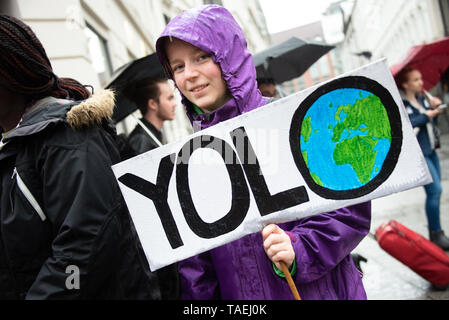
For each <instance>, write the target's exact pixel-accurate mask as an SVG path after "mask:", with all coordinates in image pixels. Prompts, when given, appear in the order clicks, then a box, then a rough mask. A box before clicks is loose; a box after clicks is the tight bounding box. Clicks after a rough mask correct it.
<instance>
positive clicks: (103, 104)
mask: <svg viewBox="0 0 449 320" xmlns="http://www.w3.org/2000/svg"><path fill="white" fill-rule="evenodd" d="M114 106H115V96H114V92H113V91H112V90H100V91H98V92H97V93H95V94H94V95H92V96H91V97H90V98H88V99H87V100H84V101H83V102H81V103H80V104H78V105H77V106H74V107H72V109H71V110H70V111H69V112H68V113H67V123H68V124H69V125H70V126H71V127H72V128H73V129H78V128H81V127H84V126H91V125H99V124H101V122H102V121H103V120H104V119H108V120H110V119H111V118H112V113H113V111H114Z"/></svg>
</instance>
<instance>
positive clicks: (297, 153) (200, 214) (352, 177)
mask: <svg viewBox="0 0 449 320" xmlns="http://www.w3.org/2000/svg"><path fill="white" fill-rule="evenodd" d="M112 168H113V171H114V174H115V176H116V178H117V179H118V181H119V185H120V188H121V191H122V193H123V196H124V198H125V201H126V203H127V206H128V208H129V211H130V213H131V216H132V219H133V222H134V225H135V227H136V230H137V233H138V235H139V238H140V241H141V243H142V246H143V248H144V251H145V254H146V256H147V259H148V261H149V264H150V268H151V270H153V271H154V270H157V269H159V268H162V267H164V266H166V265H169V264H171V263H174V262H176V261H180V260H183V259H186V258H188V257H191V256H193V255H195V254H199V253H201V252H204V251H207V250H210V249H212V248H215V247H218V246H221V245H224V244H226V243H229V242H231V241H234V240H236V239H239V238H241V237H243V236H245V235H248V234H251V233H254V232H260V231H261V229H262V228H263V226H265V225H267V224H269V223H282V222H287V221H293V220H297V219H301V218H304V217H307V216H311V215H315V214H319V213H323V212H329V211H332V210H336V209H339V208H342V207H346V206H349V205H353V204H357V203H361V202H365V201H368V200H372V199H375V198H379V197H382V196H386V195H390V194H392V193H396V192H400V191H404V190H407V189H410V188H413V187H417V186H421V185H424V184H427V183H429V182H431V177H430V174H429V171H428V168H427V166H426V163H425V160H424V158H423V155H422V152H421V149H420V147H419V145H418V142H417V140H416V137H415V135H414V133H413V129H412V127H411V124H410V121H409V118H408V116H407V113H406V111H405V109H404V106H403V104H402V100H401V98H400V95H399V92H398V90H397V87H396V85H395V82H394V80H393V77H392V75H391V73H390V71H389V70H388V68H387V66H386V65H385V62H384V61H383V60H382V61H379V62H376V63H373V64H370V65H367V66H365V67H363V68H360V69H357V70H355V71H353V72H351V73H348V74H346V75H343V76H341V77H338V78H336V79H333V80H330V81H328V82H326V83H323V84H320V85H318V86H315V87H312V88H309V89H306V90H304V91H301V92H299V93H296V94H294V95H291V96H289V97H287V98H284V99H281V100H278V101H275V102H274V103H271V104H269V105H266V106H264V107H261V108H258V109H256V110H254V111H252V112H249V113H246V114H243V115H241V116H239V117H236V118H234V119H231V120H228V121H225V122H222V123H220V124H218V125H216V126H213V127H211V128H208V129H206V130H203V131H200V132H197V133H195V134H193V135H191V136H189V137H186V138H184V139H182V140H181V141H179V142H175V143H171V144H169V145H164V146H162V147H159V148H157V149H155V150H152V151H150V152H147V153H144V154H142V155H139V156H137V157H134V158H132V159H129V160H127V161H124V162H121V163H119V164H117V165H115V166H113V167H112Z"/></svg>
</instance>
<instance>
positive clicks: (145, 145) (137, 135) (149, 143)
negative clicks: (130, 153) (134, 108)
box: [128, 118, 162, 155]
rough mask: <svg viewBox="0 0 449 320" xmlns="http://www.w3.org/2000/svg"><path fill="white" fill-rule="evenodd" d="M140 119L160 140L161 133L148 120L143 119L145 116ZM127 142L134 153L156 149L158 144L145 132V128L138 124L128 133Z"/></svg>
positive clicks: (160, 140)
mask: <svg viewBox="0 0 449 320" xmlns="http://www.w3.org/2000/svg"><path fill="white" fill-rule="evenodd" d="M140 121H141V122H142V123H143V124H144V125H145V126H146V127H147V128H148V129H149V130H150V131H151V133H153V134H154V136H155V137H156V138H157V139H158V140H159V142H162V133H161V132H160V131H159V130H157V129H156V128H155V127H154V126H153V125H152V124H151V123H150V122H148V121H147V120H145V118H142V119H140ZM128 143H129V145H130V146H131V148H132V149H133V150H134V153H135V155H138V154H141V153H144V152H147V151H150V150H153V149H156V148H157V147H159V145H158V144H157V143H156V142H155V141H154V140H153V139H152V138H151V137H150V136H149V135H148V133H146V132H145V130H144V129H143V128H142V127H141V126H140V125H136V127H135V128H134V130H133V131H132V132H131V133H130V134H129V137H128Z"/></svg>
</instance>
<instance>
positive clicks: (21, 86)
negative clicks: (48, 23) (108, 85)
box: [0, 14, 90, 100]
mask: <svg viewBox="0 0 449 320" xmlns="http://www.w3.org/2000/svg"><path fill="white" fill-rule="evenodd" d="M0 84H2V85H3V86H6V87H7V88H8V89H9V90H11V91H13V92H16V93H19V94H23V95H25V96H27V97H29V98H30V100H38V99H41V98H44V97H46V96H53V97H56V98H63V99H72V100H84V99H87V98H88V97H89V96H90V92H89V91H88V90H87V89H86V88H85V87H84V86H83V85H82V84H80V83H79V82H78V81H76V80H74V79H70V78H58V76H56V75H55V74H54V73H53V69H52V66H51V63H50V60H49V59H48V57H47V54H46V52H45V49H44V47H43V46H42V44H41V42H40V41H39V39H38V38H37V37H36V35H35V34H34V32H33V31H32V30H31V28H30V27H29V26H28V25H26V24H25V23H23V22H22V21H20V20H18V19H16V18H14V17H11V16H7V15H4V14H0Z"/></svg>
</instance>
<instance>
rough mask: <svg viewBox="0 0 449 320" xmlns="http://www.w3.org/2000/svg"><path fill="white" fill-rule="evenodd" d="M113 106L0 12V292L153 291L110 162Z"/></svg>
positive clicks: (114, 157)
mask: <svg viewBox="0 0 449 320" xmlns="http://www.w3.org/2000/svg"><path fill="white" fill-rule="evenodd" d="M113 107H114V94H113V92H111V91H107V90H103V91H99V92H97V93H95V94H93V95H91V93H90V91H89V90H87V89H86V87H85V86H83V85H81V84H80V83H79V82H77V81H76V80H73V79H68V78H58V76H56V75H55V73H54V72H53V70H52V66H51V64H50V61H49V59H48V57H47V55H46V53H45V50H44V48H43V46H42V44H41V43H40V41H39V40H38V39H37V37H36V35H35V34H34V33H33V31H32V30H31V29H30V28H29V27H28V26H27V25H25V24H24V23H23V22H21V21H20V20H18V19H15V18H13V17H10V16H6V15H0V127H1V142H0V299H2V300H3V299H92V298H95V299H160V293H159V290H158V289H157V287H156V286H158V283H157V279H154V278H151V277H152V276H151V273H150V272H149V268H148V264H147V262H146V260H145V258H144V257H143V252H141V251H140V250H141V249H139V248H140V247H139V242H138V238H137V236H136V234H135V231H134V229H133V228H132V222H131V220H130V216H129V213H128V211H127V209H126V205H125V204H124V200H123V198H122V196H121V193H120V190H119V187H118V184H117V182H116V179H115V177H114V174H113V172H112V170H111V165H113V164H114V163H116V162H118V161H120V157H119V153H118V151H117V149H116V146H115V137H116V133H115V129H114V126H113V125H112V123H111V122H110V121H109V118H110V117H111V114H112V110H113Z"/></svg>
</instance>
